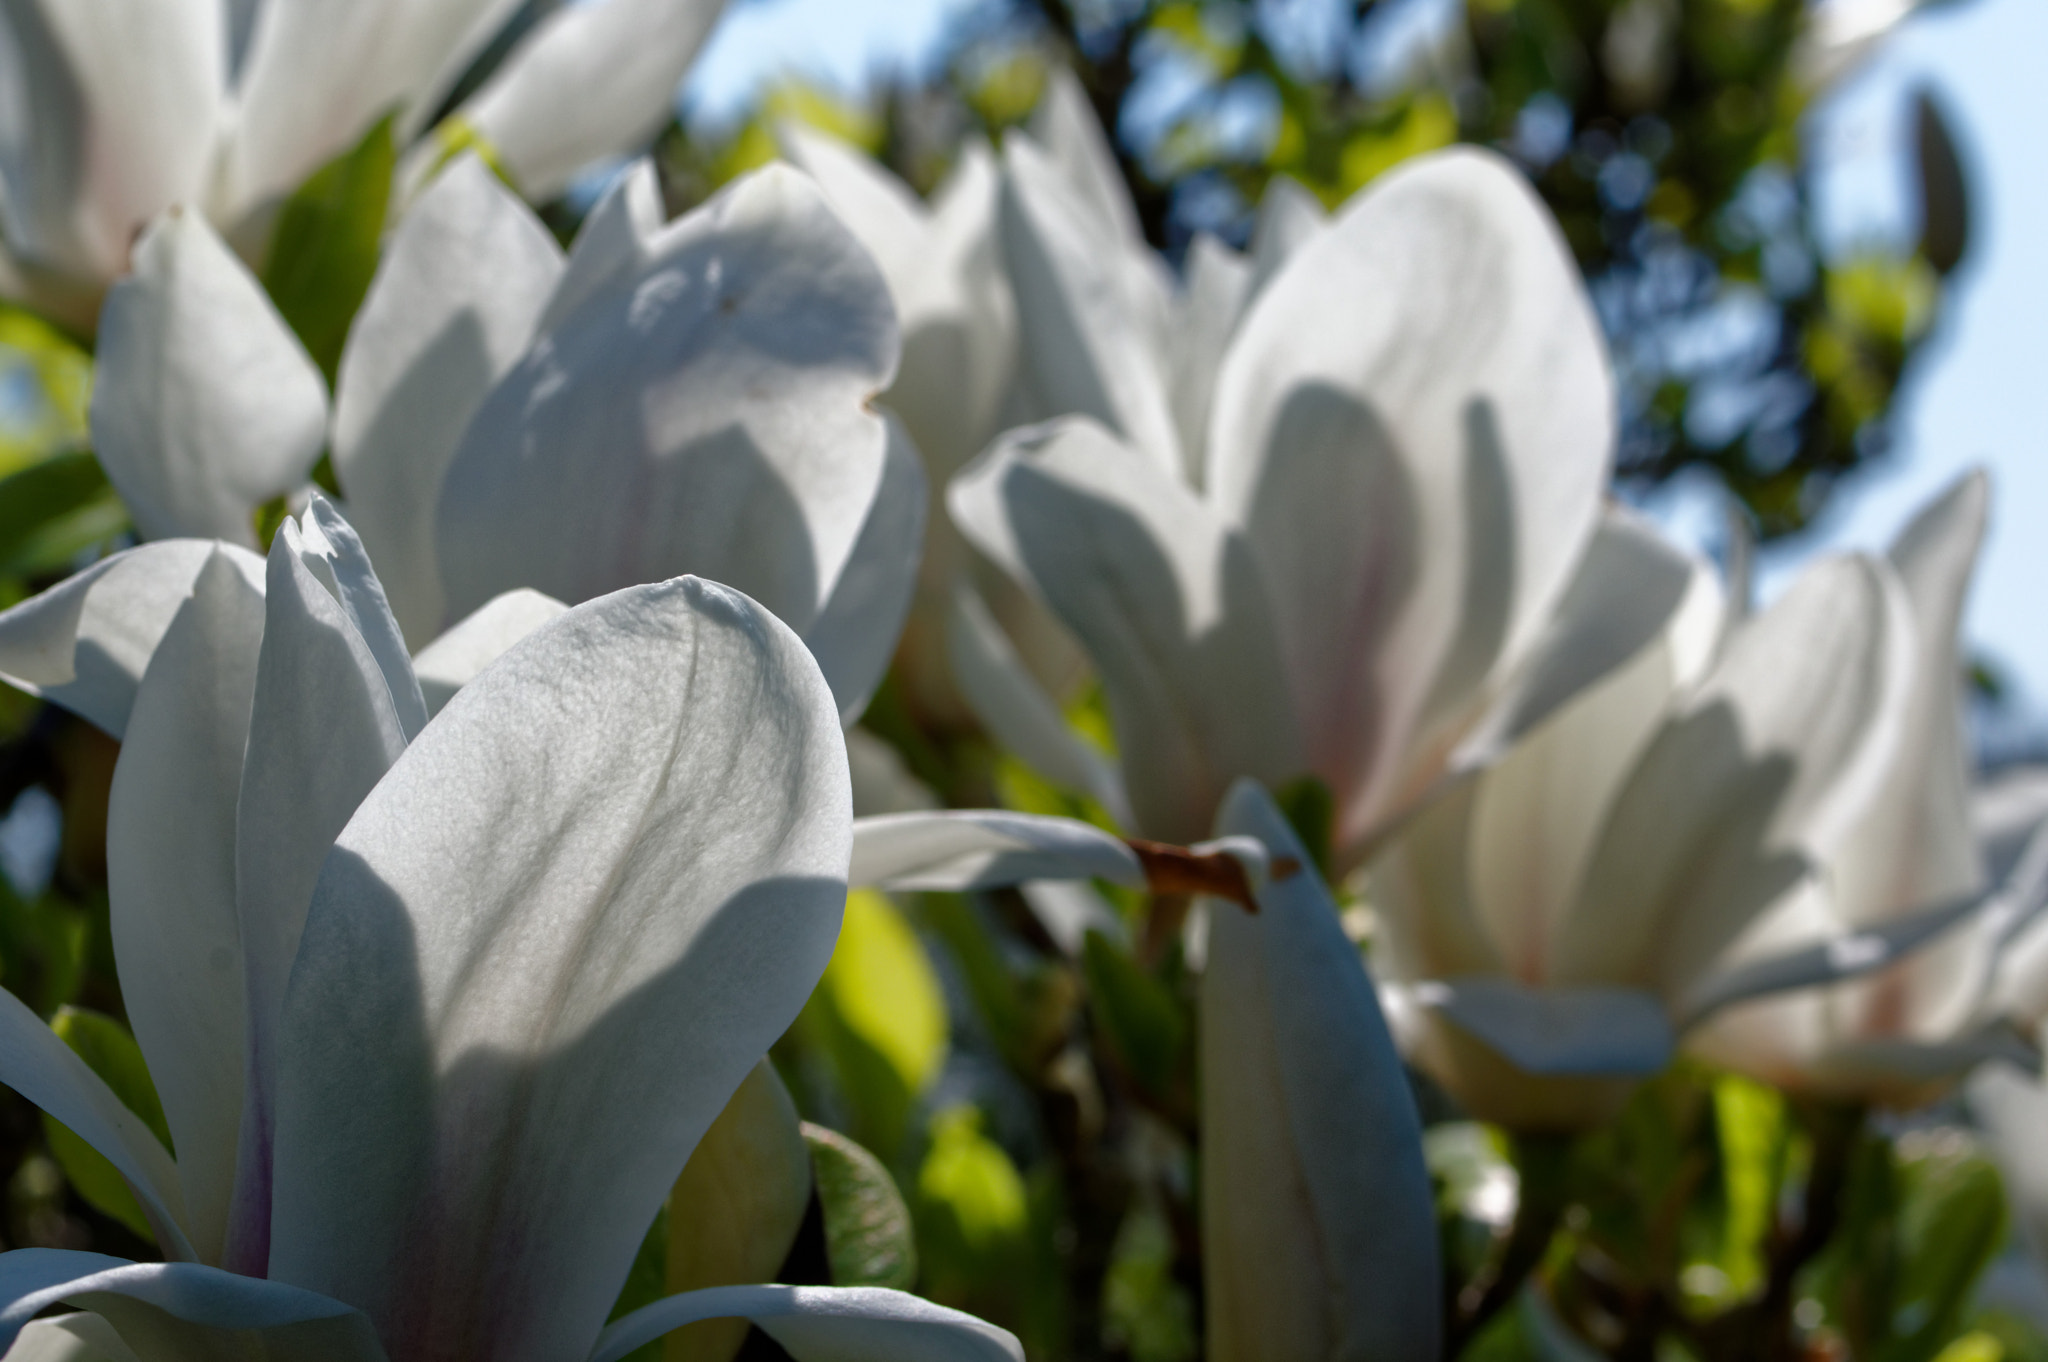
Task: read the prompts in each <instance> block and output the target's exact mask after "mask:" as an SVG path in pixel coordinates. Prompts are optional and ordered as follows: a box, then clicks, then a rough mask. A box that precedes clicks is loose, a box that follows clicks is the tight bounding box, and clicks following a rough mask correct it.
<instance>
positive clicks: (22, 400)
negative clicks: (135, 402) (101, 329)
mask: <svg viewBox="0 0 2048 1362" xmlns="http://www.w3.org/2000/svg"><path fill="white" fill-rule="evenodd" d="M0 386H4V387H5V388H6V389H7V392H8V399H9V400H8V401H7V403H6V404H5V406H4V407H0V475H4V474H8V473H14V472H18V471H19V470H21V469H23V468H26V467H27V466H29V465H30V464H33V463H36V462H38V461H40V460H42V459H45V458H48V457H49V456H50V455H51V454H52V453H55V452H56V451H59V450H63V449H71V448H75V447H77V446H79V445H82V444H84V443H85V439H86V407H87V403H88V401H89V400H90V397H91V393H92V356H91V355H89V354H87V353H86V352H85V350H84V349H83V348H81V347H80V346H78V345H77V344H75V343H74V342H73V341H72V340H71V339H70V338H69V337H67V336H65V335H64V334H63V333H61V332H60V331H58V330H57V328H56V327H54V326H51V325H50V324H49V323H48V322H46V321H44V320H42V319H41V318H40V317H37V316H35V315H33V314H31V313H29V312H25V311H23V310H22V309H20V308H18V307H13V306H10V305H8V304H6V303H0Z"/></svg>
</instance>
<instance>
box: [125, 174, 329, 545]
mask: <svg viewBox="0 0 2048 1362" xmlns="http://www.w3.org/2000/svg"><path fill="white" fill-rule="evenodd" d="M326 435H327V391H326V386H325V384H324V383H323V382H322V381H321V378H320V371H319V370H318V369H316V368H315V367H314V366H313V361H312V360H311V358H309V357H308V356H307V354H306V350H305V347H304V346H302V345H301V344H300V343H299V340H298V338H297V337H296V336H294V335H293V334H292V332H291V329H290V328H289V327H287V326H286V325H285V323H284V319H283V318H282V317H280V316H279V315H278V314H277V309H276V308H275V307H273V306H272V305H271V302H270V300H269V298H268V297H266V296H265V295H264V292H263V289H262V286H261V285H259V284H258V283H257V282H256V280H255V278H254V277H253V276H252V275H251V274H250V273H249V271H248V268H247V267H246V266H244V265H243V264H242V262H241V261H239V260H237V259H236V258H235V256H234V254H233V252H231V251H229V250H228V248H227V246H226V245H225V244H224V243H223V242H222V241H221V239H220V238H219V237H218V236H216V235H215V234H214V231H213V229H212V228H211V227H209V226H208V225H207V224H206V220H205V219H204V218H202V217H200V216H199V215H198V214H197V213H196V212H192V211H189V210H185V209H178V208H173V209H171V210H170V211H168V212H166V213H165V214H163V215H162V216H160V217H158V218H157V219H156V220H155V222H154V223H152V224H151V226H150V228H149V230H148V231H147V232H146V233H144V234H143V237H142V239H141V241H140V242H139V243H137V245H136V248H135V270H134V273H133V274H131V275H129V276H127V277H126V278H124V279H122V280H121V281H120V282H119V283H118V284H116V285H115V286H114V288H113V289H112V290H111V291H110V292H109V294H108V295H107V304H106V308H105V310H104V311H103V313H102V314H101V318H100V345H99V369H98V376H97V380H96V382H95V383H94V386H93V399H92V437H93V445H94V448H95V450H96V452H97V453H98V455H99V459H100V464H101V466H102V467H104V468H105V469H106V471H107V478H108V480H109V481H111V482H112V483H113V484H114V488H115V490H116V491H118V492H120V494H121V499H122V500H123V501H125V502H127V504H128V509H129V511H130V513H131V514H133V516H134V517H135V524H136V528H138V529H140V530H141V531H142V532H143V533H144V534H145V535H148V536H150V537H152V538H163V537H167V536H171V535H199V536H205V537H209V538H215V539H225V540H227V541H228V542H230V543H234V544H240V545H243V546H245V547H254V546H255V543H256V535H255V528H254V526H253V524H252V523H251V520H252V516H253V513H254V511H255V508H256V507H258V506H260V505H262V504H263V503H264V502H266V501H269V500H270V499H271V498H273V497H276V496H280V495H282V494H283V493H285V492H288V491H291V490H293V489H294V488H296V487H298V486H299V485H301V484H302V483H304V482H305V480H306V478H307V476H308V475H309V474H310V473H311V472H312V470H313V464H314V462H315V461H316V460H317V459H318V458H319V457H320V450H321V447H322V446H323V445H324V444H325V443H326Z"/></svg>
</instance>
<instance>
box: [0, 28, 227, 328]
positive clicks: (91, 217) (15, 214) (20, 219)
mask: <svg viewBox="0 0 2048 1362" xmlns="http://www.w3.org/2000/svg"><path fill="white" fill-rule="evenodd" d="M222 27H223V21H222V17H221V13H220V8H219V5H218V3H217V0H56V2H55V3H51V0H40V3H36V2H33V0H32V2H31V3H26V4H12V5H9V6H8V7H7V12H6V15H5V17H4V18H0V85H4V86H11V87H12V88H11V89H8V90H7V92H6V93H5V94H4V95H0V100H5V101H6V102H7V103H8V104H17V101H18V106H17V108H15V109H14V110H11V111H9V113H10V115H11V116H0V227H4V229H5V230H4V232H0V235H4V236H5V237H6V238H7V241H8V245H9V248H10V249H11V250H12V251H14V252H15V253H16V254H17V255H19V256H21V257H22V258H23V260H24V262H27V263H31V264H33V265H35V266H38V267H40V268H41V269H43V270H47V271H51V272H54V273H56V274H58V275H62V276H69V277H70V278H72V279H74V280H76V281H78V282H79V283H80V284H82V285H84V286H86V287H89V288H93V289H95V290H96V289H97V288H98V287H101V286H104V285H105V284H106V283H108V282H109V281H111V280H112V279H113V277H114V276H115V275H117V274H120V273H121V272H122V271H123V270H125V269H127V268H128V251H129V247H130V246H131V244H132V243H133V242H134V240H135V234H136V232H138V231H139V230H141V228H142V225H143V224H144V223H146V222H148V221H149V220H150V219H151V218H153V217H155V216H156V215H157V214H158V213H159V212H162V211H163V210H164V209H165V208H168V207H169V206H170V205H171V204H173V203H176V202H178V201H180V200H187V201H189V200H191V199H192V197H193V196H194V194H195V193H196V192H197V191H198V190H199V189H200V188H201V187H202V186H203V184H204V180H205V176H206V172H207V168H208V164H209V162H210V161H211V160H212V156H213V133H214V127H215V121H216V120H217V118H218V117H219V110H220V102H221V89H222V84H223V75H224V73H223V70H222V62H221V58H222V51H221V48H222V44H221V30H222Z"/></svg>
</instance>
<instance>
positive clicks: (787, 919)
mask: <svg viewBox="0 0 2048 1362" xmlns="http://www.w3.org/2000/svg"><path fill="white" fill-rule="evenodd" d="M846 779H847V777H846V767H845V752H844V745H843V742H842V740H841V738H840V734H839V723H838V714H837V710H836V707H835V706H834V704H833V702H832V699H831V696H830V693H829V692H828V690H827V689H826V687H825V685H824V684H823V682H822V679H821V678H820V677H819V675H818V673H817V670H816V667H815V664H814V663H812V662H811V660H810V658H809V656H808V654H807V653H805V652H804V651H803V646H802V644H801V643H800V642H799V641H798V639H797V638H796V637H795V635H793V634H792V633H790V632H789V630H788V629H787V628H786V627H785V626H783V625H782V624H780V623H779V622H777V621H776V620H774V619H773V618H772V617H771V616H769V615H768V614H767V613H766V612H765V611H764V610H762V609H761V608H759V607H758V606H756V605H754V604H753V603H752V602H750V601H747V600H746V599H744V598H743V597H740V596H739V595H738V594H737V593H734V592H732V591H729V590H727V589H725V588H721V587H717V586H713V585H711V584H708V583H704V582H700V581H696V580H693V579H683V580H680V581H677V582H671V583H666V584H663V585H659V586H650V587H642V588H636V589H633V590H628V591H624V592H620V593H618V594H616V595H613V596H610V597H606V598H603V599H600V600H597V601H594V602H591V603H589V604H586V605H584V606H581V607H579V608H577V609H576V610H573V611H571V612H569V613H568V614H566V615H564V616H562V617H561V618H559V619H557V620H555V621H554V622H553V623H551V624H549V625H546V626H544V627H543V628H542V629H540V630H539V631H537V632H536V633H535V634H533V635H532V636H531V637H529V638H528V639H527V640H526V641H525V642H523V643H521V644H520V645H518V646H517V647H515V648H514V649H512V650H511V651H510V652H508V653H507V654H506V655H505V656H504V657H503V658H501V659H499V661H498V662H497V663H496V664H495V665H493V666H492V667H490V668H489V669H488V670H487V671H485V672H484V674H483V675H481V676H479V677H478V678H477V679H476V681H474V682H473V683H472V684H471V685H470V686H468V687H467V688H465V689H464V691H463V692H462V693H461V694H459V695H458V696H457V697H456V698H455V699H454V700H453V701H452V702H451V703H450V704H449V705H448V707H447V708H446V709H445V710H444V711H443V712H442V713H441V714H440V715H439V716H438V717H437V718H436V720H435V721H434V723H433V724H431V725H430V726H429V727H428V728H427V729H426V730H425V731H424V732H423V733H422V734H421V736H420V738H419V740H418V741H417V742H415V743H414V744H413V745H412V747H411V748H409V749H408V750H407V752H406V755H405V756H404V757H403V758H401V759H400V760H399V762H398V764H397V765H396V766H394V767H393V768H392V771H391V773H390V774H389V775H388V776H387V777H386V778H385V780H384V781H383V782H382V783H381V784H380V785H379V786H378V787H377V789H376V790H375V791H374V792H373V793H372V794H371V796H370V798H369V799H368V800H366V801H365V803H364V804H363V806H362V808H361V809H360V810H358V812H357V814H356V817H355V818H354V820H353V821H351V823H350V824H349V826H348V828H347V830H346V831H345V832H344V833H343V834H342V836H341V838H340V840H339V841H338V842H337V844H336V847H335V850H334V851H333V853H331V855H330V856H329V859H328V861H327V863H326V865H325V867H324V868H323V870H322V872H321V877H320V880H319V884H318V887H317V888H316V890H315V894H314V899H313V905H312V909H311V911H310V913H309V915H308V920H307V927H306V932H305V935H304V937H303V939H302V944H301V950H300V959H299V963H298V967H297V969H296V970H295V972H294V974H293V978H292V983H291V989H290V993H289V995H288V998H287V1001H286V1010H285V1029H284V1047H283V1051H282V1055H283V1062H282V1064H281V1068H280V1071H281V1074H282V1076H283V1083H282V1087H281V1091H280V1100H279V1105H278V1140H277V1167H276V1192H275V1197H274V1202H273V1219H272V1238H271V1258H270V1275H271V1276H272V1277H273V1278H276V1279H278V1280H281V1281H288V1282H293V1283H296V1284H300V1285H304V1286H307V1287H309V1288H312V1289H315V1290H319V1291H321V1292H323V1294H332V1295H334V1296H336V1297H338V1298H342V1299H346V1300H349V1301H351V1302H353V1303H355V1304H357V1305H359V1306H360V1307H361V1308H362V1309H364V1311H365V1312H366V1313H367V1314H368V1315H369V1316H370V1317H371V1318H372V1319H373V1320H374V1321H376V1323H377V1326H378V1329H379V1333H380V1335H381V1336H382V1337H383V1338H384V1339H385V1341H386V1342H387V1344H388V1345H389V1346H390V1347H392V1348H393V1349H394V1350H395V1351H397V1352H399V1353H401V1354H403V1355H408V1356H429V1355H444V1354H447V1353H449V1352H451V1351H452V1352H456V1353H463V1354H469V1355H477V1354H488V1355H490V1356H492V1357H494V1358H507V1359H518V1358H527V1357H534V1358H553V1357H561V1356H568V1355H574V1354H575V1353H578V1352H580V1351H581V1350H582V1349H583V1348H584V1347H585V1346H587V1344H588V1340H589V1339H590V1338H592V1337H594V1336H595V1334H596V1332H597V1328H598V1326H599V1325H600V1324H601V1323H602V1321H603V1319H604V1315H605V1311H606V1310H607V1309H608V1308H609V1306H610V1304H611V1302H612V1299H613V1297H614V1295H615V1294H616V1292H617V1288H618V1283H619V1281H620V1280H621V1279H622V1278H623V1276H624V1273H625V1270H626V1268H627V1266H628V1264H629V1263H630V1261H631V1260H632V1257H633V1254H634V1251H635V1249H636V1248H637V1247H638V1244H639V1241H640V1237H641V1233H642V1228H643V1227H644V1226H645V1225H646V1224H647V1223H648V1222H649V1221H650V1220H651V1219H652V1218H653V1215H654V1211H655V1208H656V1207H657V1206H658V1205H659V1203H660V1201H661V1199H662V1197H663V1196H664V1195H665V1194H666V1192H667V1190H668V1186H669V1183H670V1182H671V1181H672V1180H673V1179H674V1177H675V1174H676V1172H677V1170H678V1169H679V1168H680V1167H681V1166H682V1165H683V1163H684V1162H685V1161H686V1159H687V1157H688V1154H689V1151H690V1148H691V1147H692V1146H693V1145H694V1144H695V1142H696V1140H697V1139H698V1137H699V1136H700V1135H701V1134H702V1133H703V1131H704V1129H705V1128H706V1127H707V1126H708V1125H709V1124H710V1122H711V1120H712V1119H713V1118H714V1117H716V1116H717V1114H718V1112H719V1110H720V1109H721V1108H722V1107H723V1106H724V1104H725V1100H726V1098H727V1097H728V1096H730V1094H731V1093H732V1091H733V1089H734V1088H736V1087H737V1086H738V1084H739V1082H740V1080H741V1079H742V1078H743V1077H744V1076H745V1075H746V1073H747V1071H748V1070H749V1069H750V1068H751V1067H752V1066H753V1065H754V1063H755V1062H756V1061H757V1060H758V1059H759V1058H760V1056H761V1054H762V1053H763V1052H764V1051H765V1050H766V1048H767V1046H768V1043H769V1042H770V1041H772V1040H773V1039H774V1038H775V1036H777V1035H778V1034H780V1032H781V1031H782V1029H783V1028H784V1027H785V1026H787V1025H788V1023H789V1021H790V1020H791V1019H792V1018H793V1017H794V1016H795V1014H796V1012H797V1009H798V1007H799V1006H800V1005H801V1003H802V1001H803V999H804V998H805V996H807V994H808V993H809V991H810V989H811V987H812V985H813V984H814V983H815V981H816V979H817V978H818V976H819V974H820V972H821V971H822V970H823V967H824V963H825V960H826V959H827V957H828V956H829V955H830V953H831V949H832V943H833V940H834V938H835V936H836V934H837V929H838V921H839V910H840V905H841V900H842V894H843V886H844V879H843V873H844V868H845V865H846V858H847V854H848V841H849V831H848V823H849V818H850V812H849V809H848V802H847V785H846ZM679 1074H687V1075H689V1076H690V1077H689V1081H688V1082H687V1083H678V1082H676V1081H675V1076H676V1075H679ZM621 1092H630V1093H635V1094H639V1097H638V1099H637V1100H635V1101H632V1102H630V1103H626V1104H623V1105H622V1104H621V1103H620V1102H618V1101H617V1100H616V1095H617V1094H618V1093H621Z"/></svg>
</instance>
